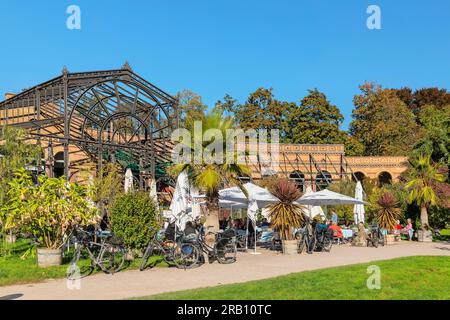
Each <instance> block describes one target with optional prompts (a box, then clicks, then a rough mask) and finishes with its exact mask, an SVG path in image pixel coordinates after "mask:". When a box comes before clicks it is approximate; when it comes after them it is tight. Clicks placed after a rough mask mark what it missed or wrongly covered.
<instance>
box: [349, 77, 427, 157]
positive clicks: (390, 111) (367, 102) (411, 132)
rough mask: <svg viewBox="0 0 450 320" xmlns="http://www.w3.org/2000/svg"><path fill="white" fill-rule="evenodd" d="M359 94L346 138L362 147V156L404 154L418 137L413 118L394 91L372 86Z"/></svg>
mask: <svg viewBox="0 0 450 320" xmlns="http://www.w3.org/2000/svg"><path fill="white" fill-rule="evenodd" d="M360 90H361V94H359V95H356V96H355V97H354V99H353V102H354V105H355V109H354V110H353V113H352V117H353V121H352V122H351V123H350V134H351V135H352V136H354V137H355V138H356V139H357V140H358V141H360V142H361V143H363V144H364V147H365V151H364V154H365V155H369V156H371V155H406V154H408V153H409V152H410V151H411V149H412V146H413V144H414V142H415V141H416V140H417V139H418V137H419V135H420V132H419V128H418V126H417V123H416V121H415V116H414V114H413V113H412V112H411V110H409V109H408V107H407V106H406V105H405V103H404V102H403V101H401V100H400V99H399V98H398V96H397V95H396V93H395V91H394V90H391V89H382V88H381V86H379V85H376V84H374V83H365V84H364V85H362V86H360Z"/></svg>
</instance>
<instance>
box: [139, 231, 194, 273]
mask: <svg viewBox="0 0 450 320" xmlns="http://www.w3.org/2000/svg"><path fill="white" fill-rule="evenodd" d="M149 229H150V232H155V229H154V228H153V227H150V228H149ZM174 239H175V240H170V239H167V237H166V235H165V230H160V231H158V232H155V235H154V236H153V238H152V240H150V242H149V244H148V245H147V247H146V249H145V251H144V255H143V257H142V262H141V265H140V267H139V270H140V271H144V270H145V269H146V267H147V263H148V259H149V258H150V257H151V256H154V255H158V256H162V258H163V260H164V261H165V262H166V263H167V264H168V265H170V264H172V263H173V264H174V265H175V267H177V268H179V269H181V268H183V269H185V270H186V269H190V268H193V267H195V266H196V264H197V262H198V256H199V252H198V249H197V248H196V246H195V245H194V244H193V243H192V241H191V240H190V239H189V238H187V237H185V235H184V233H183V232H177V233H176V234H175V235H174Z"/></svg>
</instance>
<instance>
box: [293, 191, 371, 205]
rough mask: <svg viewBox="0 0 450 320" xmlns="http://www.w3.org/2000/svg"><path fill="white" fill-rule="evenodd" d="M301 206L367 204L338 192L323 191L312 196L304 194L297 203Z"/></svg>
mask: <svg viewBox="0 0 450 320" xmlns="http://www.w3.org/2000/svg"><path fill="white" fill-rule="evenodd" d="M296 202H297V203H299V204H306V205H312V206H320V205H339V204H365V202H364V201H362V200H358V199H355V198H352V197H349V196H346V195H343V194H340V193H337V192H333V191H330V190H328V189H324V190H322V191H318V192H314V193H311V194H304V195H303V196H302V197H300V199H298V200H297V201H296Z"/></svg>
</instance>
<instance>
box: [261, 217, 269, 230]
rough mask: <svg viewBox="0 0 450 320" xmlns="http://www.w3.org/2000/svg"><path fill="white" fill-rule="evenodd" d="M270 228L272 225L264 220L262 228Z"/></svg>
mask: <svg viewBox="0 0 450 320" xmlns="http://www.w3.org/2000/svg"><path fill="white" fill-rule="evenodd" d="M269 226H270V223H269V222H268V221H267V219H266V218H264V219H263V220H262V223H261V228H268V227H269Z"/></svg>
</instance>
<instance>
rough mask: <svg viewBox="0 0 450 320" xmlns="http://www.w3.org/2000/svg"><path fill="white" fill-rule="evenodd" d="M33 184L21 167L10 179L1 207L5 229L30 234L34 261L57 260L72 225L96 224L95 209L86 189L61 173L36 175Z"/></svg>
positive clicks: (46, 263) (45, 263)
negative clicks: (48, 175)
mask: <svg viewBox="0 0 450 320" xmlns="http://www.w3.org/2000/svg"><path fill="white" fill-rule="evenodd" d="M38 181H39V184H38V185H36V186H35V185H33V182H32V180H31V178H30V176H29V175H28V174H27V173H26V172H25V170H23V169H21V170H19V171H18V172H17V173H16V177H15V178H14V179H13V180H12V181H11V182H10V189H9V191H8V198H9V200H8V203H7V206H6V207H5V208H4V209H3V210H2V220H3V221H4V225H5V229H6V230H9V229H16V230H20V231H21V232H23V233H25V234H31V235H33V236H34V237H35V239H36V241H37V242H38V248H37V257H38V265H39V266H41V267H47V266H52V265H59V264H61V247H62V245H63V242H64V239H65V237H67V236H68V235H69V233H70V231H71V230H72V228H73V226H74V225H81V226H83V225H89V224H96V222H97V219H96V217H97V214H98V209H97V208H96V207H95V205H94V204H93V203H91V202H90V201H89V200H88V189H87V188H86V187H84V186H80V185H77V184H75V183H69V182H66V181H65V179H64V177H61V178H48V177H46V176H39V177H38Z"/></svg>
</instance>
